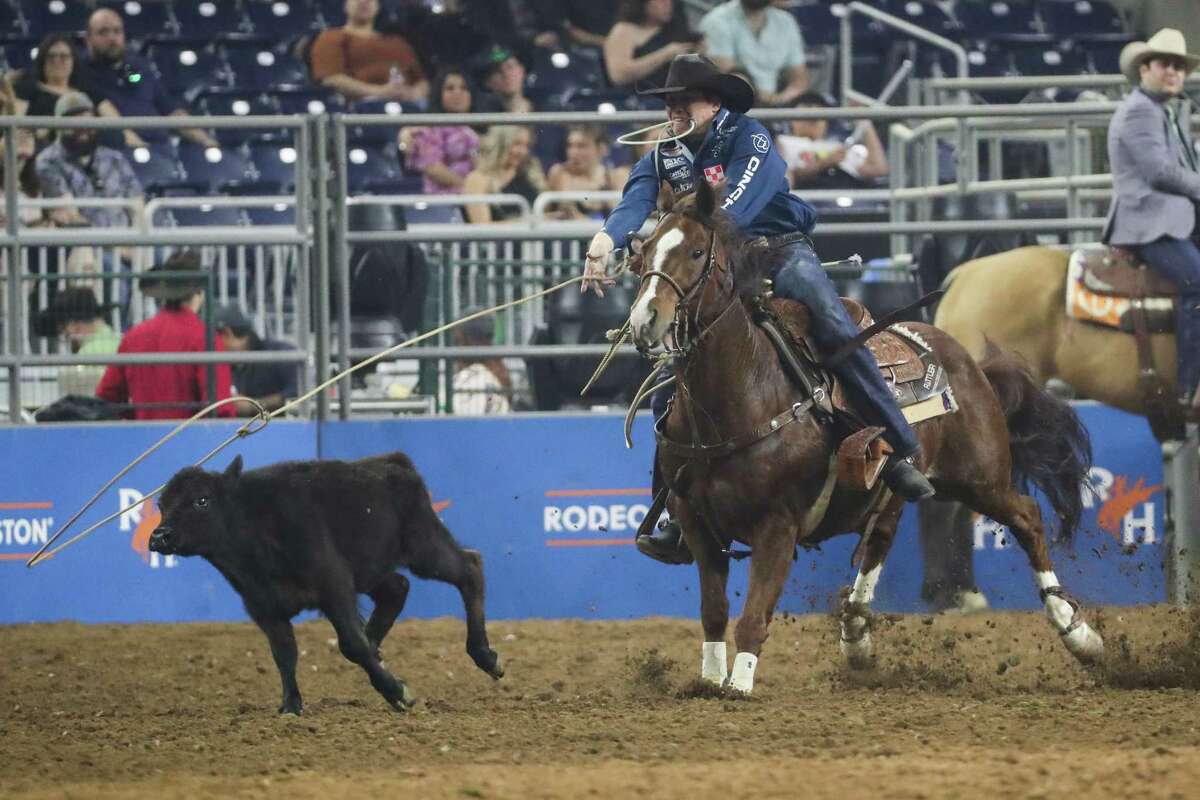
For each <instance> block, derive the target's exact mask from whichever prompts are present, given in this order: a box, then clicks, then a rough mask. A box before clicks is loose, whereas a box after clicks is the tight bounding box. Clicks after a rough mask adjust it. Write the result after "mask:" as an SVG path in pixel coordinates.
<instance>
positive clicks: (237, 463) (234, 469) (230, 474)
mask: <svg viewBox="0 0 1200 800" xmlns="http://www.w3.org/2000/svg"><path fill="white" fill-rule="evenodd" d="M223 477H224V478H225V480H227V481H236V480H237V479H238V478H240V477H242V457H241V455H240V454H239V455H238V456H237V457H236V458H234V459H233V461H230V462H229V466H228V467H226V468H225V473H224V475H223Z"/></svg>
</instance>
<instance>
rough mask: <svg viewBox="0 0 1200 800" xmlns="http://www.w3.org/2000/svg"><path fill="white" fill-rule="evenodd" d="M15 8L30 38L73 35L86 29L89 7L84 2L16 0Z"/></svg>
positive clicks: (68, 0)
mask: <svg viewBox="0 0 1200 800" xmlns="http://www.w3.org/2000/svg"><path fill="white" fill-rule="evenodd" d="M17 8H18V9H19V13H20V15H21V16H22V17H24V19H25V23H26V24H27V25H28V32H29V35H30V36H36V37H37V38H38V39H40V38H41V37H43V36H45V35H46V34H48V33H53V32H59V31H61V32H64V33H74V32H76V31H82V30H84V29H85V28H87V19H88V16H89V15H90V14H91V13H92V9H91V6H90V5H89V4H88V3H86V2H84V0H18V2H17Z"/></svg>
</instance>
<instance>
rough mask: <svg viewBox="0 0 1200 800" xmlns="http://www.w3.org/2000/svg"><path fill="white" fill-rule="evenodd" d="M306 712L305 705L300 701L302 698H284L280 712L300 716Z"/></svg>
mask: <svg viewBox="0 0 1200 800" xmlns="http://www.w3.org/2000/svg"><path fill="white" fill-rule="evenodd" d="M303 713H304V705H303V704H302V703H301V702H300V698H296V699H295V700H284V701H283V705H281V706H280V707H279V714H280V715H281V716H282V715H283V714H291V715H292V716H295V717H298V716H300V715H301V714H303Z"/></svg>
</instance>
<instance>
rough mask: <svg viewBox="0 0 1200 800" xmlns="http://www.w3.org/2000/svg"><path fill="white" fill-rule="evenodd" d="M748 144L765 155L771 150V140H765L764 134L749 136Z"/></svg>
mask: <svg viewBox="0 0 1200 800" xmlns="http://www.w3.org/2000/svg"><path fill="white" fill-rule="evenodd" d="M750 144H752V145H754V149H755V150H757V151H758V152H760V153H765V152H767V151H768V150H770V149H771V140H770V139H769V138H767V135H766V134H765V133H755V134H751V136H750Z"/></svg>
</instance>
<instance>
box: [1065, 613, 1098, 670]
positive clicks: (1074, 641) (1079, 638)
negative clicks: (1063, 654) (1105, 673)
mask: <svg viewBox="0 0 1200 800" xmlns="http://www.w3.org/2000/svg"><path fill="white" fill-rule="evenodd" d="M1063 643H1064V644H1065V645H1066V646H1067V649H1068V650H1070V651H1071V655H1073V656H1075V658H1077V659H1079V663H1081V664H1084V665H1087V666H1091V665H1093V664H1097V663H1099V661H1100V659H1102V658H1103V657H1104V639H1103V638H1101V636H1100V634H1098V633H1096V631H1094V630H1092V627H1091V626H1090V625H1088V624H1087V623H1086V622H1081V623H1079V624H1078V625H1076V626H1075V629H1074V630H1072V631H1069V632H1067V633H1064V634H1063Z"/></svg>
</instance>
